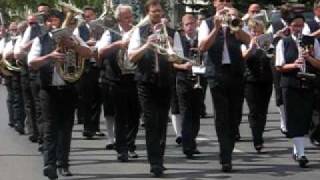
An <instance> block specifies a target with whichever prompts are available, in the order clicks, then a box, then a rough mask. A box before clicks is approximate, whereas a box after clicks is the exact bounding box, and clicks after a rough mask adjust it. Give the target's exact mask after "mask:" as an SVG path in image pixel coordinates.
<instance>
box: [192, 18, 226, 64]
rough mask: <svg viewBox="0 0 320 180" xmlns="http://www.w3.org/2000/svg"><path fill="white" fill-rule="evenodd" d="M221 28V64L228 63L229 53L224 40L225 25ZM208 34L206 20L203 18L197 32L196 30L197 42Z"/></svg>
mask: <svg viewBox="0 0 320 180" xmlns="http://www.w3.org/2000/svg"><path fill="white" fill-rule="evenodd" d="M222 30H223V35H224V43H223V52H222V64H230V63H231V60H230V54H229V50H228V46H227V42H226V32H227V27H222ZM209 34H210V29H209V27H208V25H207V22H206V21H205V20H204V21H202V23H201V25H200V28H199V32H198V38H199V44H200V43H201V42H202V41H203V40H204V39H206V38H207V37H208V35H209Z"/></svg>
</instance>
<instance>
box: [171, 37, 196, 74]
mask: <svg viewBox="0 0 320 180" xmlns="http://www.w3.org/2000/svg"><path fill="white" fill-rule="evenodd" d="M179 35H180V37H181V38H180V39H181V44H182V48H183V54H184V56H185V57H187V58H190V59H192V58H193V55H194V53H196V52H195V51H190V48H197V47H198V38H196V40H194V42H193V44H191V42H190V40H188V39H187V37H186V36H185V35H183V34H181V33H179ZM176 71H177V79H179V80H191V79H192V72H191V71H186V70H176Z"/></svg>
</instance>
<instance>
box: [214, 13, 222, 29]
mask: <svg viewBox="0 0 320 180" xmlns="http://www.w3.org/2000/svg"><path fill="white" fill-rule="evenodd" d="M213 23H214V27H215V29H220V28H221V27H222V18H221V16H214V17H213Z"/></svg>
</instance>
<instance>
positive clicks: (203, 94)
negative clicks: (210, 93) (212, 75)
mask: <svg viewBox="0 0 320 180" xmlns="http://www.w3.org/2000/svg"><path fill="white" fill-rule="evenodd" d="M200 84H201V87H202V88H201V90H202V92H201V105H200V107H201V109H200V114H201V115H205V114H206V113H207V108H206V104H205V100H206V93H207V87H208V82H207V78H205V77H201V78H200Z"/></svg>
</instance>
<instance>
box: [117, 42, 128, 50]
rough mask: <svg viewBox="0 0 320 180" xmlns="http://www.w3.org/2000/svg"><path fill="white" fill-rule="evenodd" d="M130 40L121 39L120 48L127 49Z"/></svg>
mask: <svg viewBox="0 0 320 180" xmlns="http://www.w3.org/2000/svg"><path fill="white" fill-rule="evenodd" d="M129 42H130V41H127V40H120V41H118V45H119V48H121V49H127V48H128V45H129Z"/></svg>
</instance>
